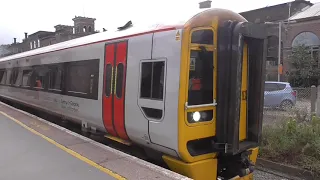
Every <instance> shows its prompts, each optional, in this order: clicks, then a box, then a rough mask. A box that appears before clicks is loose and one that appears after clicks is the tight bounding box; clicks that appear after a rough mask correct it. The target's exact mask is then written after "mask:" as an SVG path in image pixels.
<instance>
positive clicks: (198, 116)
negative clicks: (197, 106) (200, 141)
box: [192, 111, 201, 122]
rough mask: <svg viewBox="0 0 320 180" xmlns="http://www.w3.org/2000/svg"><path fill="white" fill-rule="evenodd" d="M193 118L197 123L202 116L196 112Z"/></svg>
mask: <svg viewBox="0 0 320 180" xmlns="http://www.w3.org/2000/svg"><path fill="white" fill-rule="evenodd" d="M192 118H193V120H194V121H195V122H198V121H199V120H200V118H201V114H200V113H199V112H198V111H196V112H194V113H193V114H192Z"/></svg>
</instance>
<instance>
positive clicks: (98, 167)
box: [0, 111, 126, 180]
mask: <svg viewBox="0 0 320 180" xmlns="http://www.w3.org/2000/svg"><path fill="white" fill-rule="evenodd" d="M0 113H1V114H2V115H4V116H6V117H7V118H9V119H11V120H13V121H14V122H16V123H18V124H19V125H20V126H22V127H24V128H25V129H27V130H29V131H31V132H32V133H34V134H36V135H38V136H40V137H42V138H43V139H45V140H47V141H48V142H50V143H51V144H53V145H55V146H57V147H58V148H60V149H62V150H63V151H65V152H67V153H69V154H71V155H72V156H74V157H76V158H78V159H80V160H82V161H84V162H86V163H88V164H89V165H91V166H93V167H95V168H97V169H99V170H101V171H102V172H105V173H107V174H108V175H110V176H112V177H114V178H116V179H118V180H126V178H124V177H122V176H120V175H119V174H116V173H114V172H112V171H111V170H109V169H107V168H105V167H102V166H100V165H99V164H97V163H95V162H93V161H91V160H90V159H88V158H86V157H84V156H81V155H80V154H79V153H77V152H75V151H73V150H71V149H68V148H67V147H65V146H63V145H61V144H59V143H57V142H55V141H54V140H52V139H50V138H48V137H47V136H45V135H43V134H41V133H39V132H37V131H36V130H34V129H32V128H30V127H28V126H27V125H25V124H23V123H22V122H20V121H18V120H16V119H15V118H13V117H11V116H9V115H7V114H6V113H4V112H2V111H0Z"/></svg>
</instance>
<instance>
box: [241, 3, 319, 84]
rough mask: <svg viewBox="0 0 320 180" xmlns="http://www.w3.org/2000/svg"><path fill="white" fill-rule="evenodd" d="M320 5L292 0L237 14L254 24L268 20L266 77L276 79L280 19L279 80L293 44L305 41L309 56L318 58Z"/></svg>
mask: <svg viewBox="0 0 320 180" xmlns="http://www.w3.org/2000/svg"><path fill="white" fill-rule="evenodd" d="M318 12H320V4H318V3H316V4H313V3H311V2H309V1H304V0H295V1H291V2H287V3H283V4H278V5H275V6H270V7H265V8H260V9H255V10H252V11H247V12H242V13H240V14H241V15H242V16H244V17H245V18H246V19H247V20H248V21H251V22H255V23H266V22H271V23H269V24H270V25H268V35H269V39H268V54H267V63H266V80H273V81H276V80H277V76H278V49H279V46H278V44H279V39H278V37H279V24H278V23H279V22H281V23H282V24H283V25H282V28H281V61H280V63H281V64H282V65H283V74H282V75H281V76H280V80H281V81H287V80H288V79H287V76H286V74H287V71H288V69H289V68H290V66H289V63H288V56H289V55H290V54H291V50H292V47H294V46H296V45H298V44H305V45H307V46H309V47H310V50H311V52H310V56H312V57H314V58H319V57H318V56H319V46H320V40H319V37H320V24H319V22H320V13H318Z"/></svg>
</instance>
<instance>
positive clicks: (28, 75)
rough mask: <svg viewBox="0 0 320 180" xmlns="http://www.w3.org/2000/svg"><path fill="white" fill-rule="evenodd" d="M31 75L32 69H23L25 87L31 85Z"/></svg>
mask: <svg viewBox="0 0 320 180" xmlns="http://www.w3.org/2000/svg"><path fill="white" fill-rule="evenodd" d="M31 75H32V70H23V73H22V86H23V87H30V85H31Z"/></svg>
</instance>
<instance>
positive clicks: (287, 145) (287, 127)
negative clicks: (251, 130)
mask: <svg viewBox="0 0 320 180" xmlns="http://www.w3.org/2000/svg"><path fill="white" fill-rule="evenodd" d="M262 136H263V139H262V144H261V147H260V152H259V155H260V157H262V158H265V159H269V160H272V161H275V162H279V163H285V164H290V165H296V166H299V167H302V168H305V169H307V170H311V171H313V172H315V174H320V118H318V117H315V116H313V117H312V120H307V119H305V120H296V119H294V118H289V119H287V120H286V121H282V122H278V123H276V124H274V125H266V126H264V127H263V135H262Z"/></svg>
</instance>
